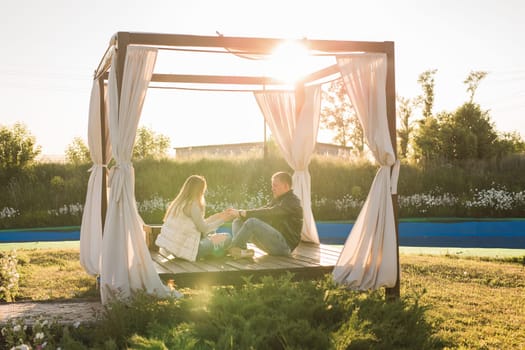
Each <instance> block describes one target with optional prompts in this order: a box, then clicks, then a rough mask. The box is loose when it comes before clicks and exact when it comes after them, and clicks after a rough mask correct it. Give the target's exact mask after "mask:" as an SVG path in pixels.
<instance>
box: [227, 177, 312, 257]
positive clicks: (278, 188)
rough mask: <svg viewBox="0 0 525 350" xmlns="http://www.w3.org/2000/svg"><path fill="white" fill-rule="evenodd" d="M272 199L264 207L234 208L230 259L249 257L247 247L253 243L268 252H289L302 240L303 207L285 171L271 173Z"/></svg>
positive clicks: (275, 253)
mask: <svg viewBox="0 0 525 350" xmlns="http://www.w3.org/2000/svg"><path fill="white" fill-rule="evenodd" d="M272 193H273V200H272V201H271V202H270V203H268V204H267V205H266V206H265V207H262V208H258V209H252V210H234V213H235V216H236V217H237V218H236V219H235V220H234V221H233V224H232V233H233V240H232V243H231V247H230V249H229V253H230V255H232V256H233V258H236V259H237V258H244V257H252V256H253V253H254V252H253V250H252V249H246V243H247V242H252V243H254V244H255V245H256V246H257V247H258V248H259V249H261V250H263V251H265V252H266V253H268V254H270V255H288V254H290V253H291V252H292V251H293V250H294V249H295V247H297V245H298V244H299V241H300V240H301V230H302V227H303V208H302V207H301V201H300V200H299V198H298V197H297V196H296V195H295V194H294V193H293V191H292V177H291V176H290V174H288V173H286V172H277V173H275V174H273V175H272Z"/></svg>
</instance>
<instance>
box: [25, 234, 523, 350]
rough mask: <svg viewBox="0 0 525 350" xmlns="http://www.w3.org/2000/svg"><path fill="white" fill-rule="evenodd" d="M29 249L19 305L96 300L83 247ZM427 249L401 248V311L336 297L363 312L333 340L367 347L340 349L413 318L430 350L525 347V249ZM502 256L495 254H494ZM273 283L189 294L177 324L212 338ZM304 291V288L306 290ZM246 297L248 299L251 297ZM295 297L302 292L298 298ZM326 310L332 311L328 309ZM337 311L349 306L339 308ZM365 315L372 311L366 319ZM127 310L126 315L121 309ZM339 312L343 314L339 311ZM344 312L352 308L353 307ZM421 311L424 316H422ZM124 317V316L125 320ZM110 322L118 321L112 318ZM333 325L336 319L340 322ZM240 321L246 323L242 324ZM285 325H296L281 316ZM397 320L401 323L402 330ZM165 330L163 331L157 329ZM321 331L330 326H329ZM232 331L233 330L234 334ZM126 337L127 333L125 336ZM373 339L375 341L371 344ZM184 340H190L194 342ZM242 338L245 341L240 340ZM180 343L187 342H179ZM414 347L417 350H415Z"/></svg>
mask: <svg viewBox="0 0 525 350" xmlns="http://www.w3.org/2000/svg"><path fill="white" fill-rule="evenodd" d="M68 244H70V243H68ZM24 245H25V244H23V245H22V247H21V246H18V250H17V255H18V258H19V272H20V276H21V277H20V278H21V279H20V293H21V294H20V296H19V297H18V300H65V299H74V298H91V299H97V298H98V292H97V290H96V284H95V278H94V277H92V276H89V275H87V274H86V273H85V272H84V270H83V269H82V267H81V266H80V263H79V250H78V248H77V247H74V248H61V249H59V248H57V247H53V248H40V249H34V248H31V249H25V248H23V246H24ZM421 249H422V248H416V249H415V248H408V249H407V247H402V248H401V255H400V263H401V269H402V271H401V293H402V296H403V298H404V301H403V303H404V304H403V307H400V306H399V305H398V306H399V308H401V309H395V307H393V306H392V308H393V309H388V308H387V307H386V306H385V305H386V304H384V302H380V301H379V300H380V299H381V297H379V299H377V294H376V293H362V294H360V293H358V294H348V295H346V296H344V297H342V299H338V298H339V297H338V298H337V299H336V300H334V301H333V302H334V303H336V304H337V303H350V304H351V305H346V304H345V305H346V306H345V308H350V309H352V308H354V309H356V308H357V309H360V310H363V311H362V314H359V315H355V317H356V318H355V319H354V318H352V317H354V316H351V315H350V314H345V315H346V316H344V317H348V319H347V320H346V321H347V324H346V325H343V324H340V323H337V325H338V327H339V328H338V329H337V330H334V332H335V333H333V334H332V336H333V337H335V338H334V339H336V338H337V339H338V341H339V342H340V344H344V343H345V341H349V339H353V338H352V337H357V338H355V339H360V340H359V341H360V342H361V345H363V347H359V346H358V345H356V344H358V343H359V342H356V341H357V340H355V339H354V340H355V341H354V343H353V344H354V345H352V346H349V347H345V346H342V345H341V347H336V348H341V349H343V348H348V349H353V348H355V349H359V348H388V347H381V346H379V345H377V344H383V345H384V344H386V343H384V342H386V341H387V340H386V338H385V337H386V335H380V333H378V332H380V331H379V330H374V329H375V328H374V327H379V326H380V327H387V328H388V327H394V326H395V327H394V328H393V329H397V331H398V332H401V334H404V333H403V332H405V331H406V328H407V327H409V324H411V323H410V322H415V320H416V321H417V320H418V321H417V322H423V323H424V324H423V325H421V327H423V326H425V325H426V326H428V327H430V328H431V329H432V331H431V332H429V333H428V334H426V336H427V337H431V338H432V339H433V340H432V344H433V345H432V344H430V345H429V344H427V345H425V347H426V348H446V347H448V348H454V349H522V348H524V347H525V303H524V300H525V299H524V296H525V255H523V254H524V252H523V250H505V249H498V250H494V251H493V250H490V251H489V250H487V249H484V250H465V249H459V248H457V249H458V250H453V249H452V248H440V249H437V248H431V249H429V248H425V249H424V252H427V253H428V252H430V253H432V255H428V254H422V251H421ZM468 251H470V254H467V252H468ZM496 251H497V254H495V253H496ZM475 252H477V253H478V254H480V255H478V256H476V255H475V254H474V253H475ZM268 283H270V284H269V286H268V287H267V288H266V289H264V287H257V288H263V290H264V292H259V291H257V290H252V291H251V292H249V291H245V292H242V293H241V292H239V291H235V289H228V288H226V289H221V288H212V289H207V290H185V293H186V295H187V297H186V298H185V300H186V301H187V302H188V303H190V304H193V309H192V310H193V311H188V310H186V311H185V312H186V313H181V315H186V316H185V317H188V319H185V322H189V324H186V326H183V325H182V324H179V325H178V326H177V327H183V328H184V327H189V328H191V329H192V330H191V332H190V333H185V332H183V333H184V334H185V335H184V336H189V334H199V333H198V332H197V331H196V330H195V329H194V328H193V327H205V329H200V328H199V329H200V331H202V332H204V333H202V334H207V335H206V336H211V335H210V334H211V333H209V332H212V329H213V327H214V326H217V323H213V324H208V326H205V325H206V324H207V323H202V322H204V321H203V320H202V319H199V317H205V318H209V317H212V318H214V319H215V318H217V320H216V321H214V322H219V320H222V321H220V322H226V320H225V319H224V317H230V316H231V317H238V316H233V315H234V314H235V312H236V311H235V310H241V309H242V308H244V306H242V305H244V304H245V303H246V302H247V300H262V299H261V298H262V296H260V295H259V296H256V294H257V293H262V295H268V297H269V298H272V296H271V295H272V291H276V290H277V289H276V288H277V287H276V286H275V284H272V283H273V282H271V281H270V282H268ZM287 283H288V282H287ZM271 286H273V287H271ZM270 287H271V288H270ZM288 287H289V288H288V289H284V290H281V291H280V292H279V293H285V294H286V293H291V294H290V295H289V299H287V300H294V298H310V297H312V296H311V295H310V296H307V295H302V294H300V293H302V292H299V291H293V290H294V288H295V287H294V285H293V284H289V286H288ZM250 288H251V287H250ZM253 288H255V287H253ZM301 288H305V287H304V286H303V287H301ZM306 288H307V289H308V288H313V287H306ZM316 288H321V289H323V288H324V289H323V290H324V292H322V293H321V294H323V293H325V298H326V293H328V291H331V292H329V293H336V294H337V293H342V292H341V291H339V292H337V291H336V290H335V289H331V288H330V287H327V286H321V287H319V286H318V287H316ZM308 290H310V289H308ZM310 292H311V293H312V295H314V296H315V295H318V292H317V291H316V289H315V288H314V289H311V290H310ZM310 292H309V293H310ZM239 293H240V294H239ZM243 293H248V294H246V295H245V294H243ZM250 293H252V294H250ZM253 293H255V294H253ZM294 293H299V295H296V294H294ZM257 295H258V294H257ZM318 297H319V296H316V297H315V298H318ZM203 298H204V299H203ZM290 298H291V299H290ZM298 300H300V299H298ZM303 302H304V303H305V304H304V305H317V306H316V307H320V309H319V310H324V309H323V307H321V306H322V303H323V301H322V300H318V299H315V300H310V301H304V300H303ZM209 303H211V304H209ZM213 303H217V304H213ZM318 303H321V304H318ZM270 304H271V303H270ZM336 304H333V305H332V306H331V307H336V306H337V305H336ZM206 305H208V306H206ZM212 305H215V306H214V307H215V308H216V309H214V310H215V311H214V310H212V309H213V308H212ZM226 305H230V306H228V309H224V308H225V307H226ZM382 305H383V306H382ZM144 307H145V308H147V309H148V310H150V309H151V308H150V307H146V306H144ZM283 307H284V306H283ZM297 307H299V306H297ZM324 307H327V305H325V306H324ZM337 307H343V306H342V305H339V306H337ZM210 308H212V309H210ZM251 308H255V309H257V308H263V306H262V305H260V304H258V303H255V304H253V305H252V306H251ZM367 308H369V309H367ZM307 309H308V308H306V309H305V310H304V311H305V312H306V311H307ZM357 309H356V310H357ZM250 310H252V311H253V310H254V309H250V307H248V309H247V310H246V314H244V316H243V317H244V318H245V320H244V321H242V322H256V320H253V319H251V318H250V317H255V316H256V315H253V312H252V311H250ZM261 310H262V309H261ZM286 310H288V309H286ZM291 310H292V309H289V311H286V312H292V311H291ZM345 310H347V309H345ZM364 310H367V311H366V314H365V311H364ZM150 311H151V310H150ZM150 311H148V312H150ZM179 311H180V310H179ZM121 312H125V311H122V310H121ZM145 312H146V311H145ZM261 312H262V311H261ZM283 312H284V311H283ZM319 312H321V311H319ZM340 312H343V311H341V310H340ZM345 312H349V311H348V310H347V311H345ZM385 312H386V314H385ZM420 313H422V314H421V315H420ZM230 314H231V315H230ZM221 315H222V316H221ZM227 315H230V316H227ZM250 315H252V316H250ZM301 315H303V313H301ZM374 315H375V316H374ZM387 315H389V317H390V316H392V315H395V317H396V318H398V319H388V317H387ZM121 316H122V315H120V316H119V317H121ZM303 316H304V315H303ZM303 316H301V317H303ZM325 316H326V315H325ZM325 316H323V317H325ZM111 317H117V316H116V315H112V316H111ZM133 317H134V318H133V319H135V320H136V319H137V318H136V317H138V316H137V315H134V316H133ZM148 317H151V316H148ZM159 317H160V316H159ZM272 317H273V316H272ZM304 317H307V319H310V317H313V318H316V317H320V316H319V315H317V316H315V315H313V316H312V315H310V316H304ZM326 317H328V316H326ZM330 317H332V316H330ZM392 317H393V316H392ZM148 319H149V318H148ZM266 321H267V320H265V319H261V320H260V322H263V323H261V327H262V325H263V324H266V323H264V322H266ZM325 321H326V320H325ZM325 321H323V322H325ZM332 321H333V322H335V321H334V320H332ZM332 321H326V322H332ZM152 322H153V321H152ZM181 322H182V321H181ZM239 322H241V321H240V320H239ZM283 322H285V323H286V322H291V321H290V320H284V319H283ZM301 322H302V321H301ZM338 322H339V321H338ZM385 322H386V324H385ZM388 322H393V325H390V326H388V324H389V323H388ZM407 322H408V323H407ZM396 323H398V324H397V325H396ZM141 324H142V323H141ZM155 324H156V323H155V322H153V323H152V324H148V325H145V327H146V328H147V329H156V332H164V331H165V332H168V333H169V334H171V335H173V334H174V333H177V332H179V333H180V332H182V331H181V329H178V330H177V331H175V330H170V331H168V330H166V329H164V328H163V327H160V326H159V325H157V326H155ZM256 325H257V323H255V326H256ZM113 326H116V325H113ZM124 326H125V325H121V327H124ZM332 326H333V325H332ZM426 326H425V327H426ZM106 327H109V325H106ZM125 327H128V328H129V327H131V328H133V325H127V326H125ZM148 327H149V328H148ZM159 327H160V328H161V330H159V329H158V328H159ZM206 327H208V328H206ZM209 327H212V328H209ZM221 327H225V328H224V329H230V328H229V327H233V328H232V329H235V327H238V325H237V326H235V324H226V323H225V324H223V325H222V326H221ZM323 327H328V326H327V325H324V326H323ZM345 327H346V328H345ZM396 327H397V328H396ZM410 327H413V325H412V326H410ZM314 328H315V327H314ZM398 328H399V329H398ZM126 329H127V328H126ZM257 329H258V328H257V327H255V328H253V329H251V330H250V329H245V331H246V332H252V333H257ZM424 329H426V328H424ZM424 329H421V330H420V331H421V332H423V333H425V332H426V331H425V330H424ZM113 331H114V332H117V333H118V332H120V331H118V330H117V329H114V330H113ZM188 332H189V331H188ZM195 332H197V333H195ZM232 332H234V331H233V330H232ZM312 332H313V333H311V334H309V335H310V336H312V337H314V338H315V339H317V340H315V341H316V342H319V344H324V343H323V342H324V340H322V337H321V338H318V337H320V335H319V334H318V335H315V334H317V331H316V330H312ZM323 332H328V330H326V329H325V330H324V331H323ZM341 332H342V333H341ZM135 333H136V332H135ZM135 333H134V334H135ZM168 333H167V334H168ZM212 333H213V332H212ZM321 333H322V332H321ZM126 334H127V335H126V336H125V340H122V339H121V341H126V342H132V340H131V337H132V336H133V335H132V334H128V333H126ZM177 334H178V333H177ZM214 334H215V333H214ZM221 334H222V333H221ZM337 334H338V335H337ZM349 334H353V335H352V336H350V335H349ZM114 336H115V334H114ZM120 336H123V335H122V334H121V335H120ZM151 336H152V335H151V334H147V333H144V334H142V335H140V336H139V337H138V338H137V336H135V337H134V338H133V339H135V340H134V341H136V342H139V343H140V342H146V343H149V342H152V341H153V340H152V339H151V338H150V337H151ZM157 336H158V334H157ZM202 336H204V335H202ZM216 336H217V338H213V337H212V338H210V339H212V340H210V341H213V342H215V344H219V343H217V342H222V341H226V340H225V339H223V338H220V334H216ZM231 336H232V337H234V338H233V339H237V338H236V337H241V335H240V333H236V332H234V333H232V334H231ZM252 336H254V337H255V336H256V334H252ZM404 336H406V335H403V337H404ZM166 337H168V335H166ZM348 337H350V338H348ZM367 337H371V338H370V339H368V338H367ZM157 338H158V337H157ZM168 338H169V337H168ZM219 338H220V339H222V340H220V339H219ZM170 339H171V340H169V341H171V342H175V340H174V339H172V338H170ZM243 339H244V338H243ZM294 339H295V338H294ZM297 339H299V338H297ZM345 339H346V340H345ZM367 339H368V340H367ZM373 339H375V340H373ZM378 339H379V340H378ZM157 340H158V339H157ZM186 340H187V341H190V340H188V339H186ZM193 340H195V339H193ZM237 340H238V341H241V339H240V338H239V339H237ZM166 341H168V340H166ZM177 341H182V340H181V339H178V340H177ZM243 341H247V342H251V341H256V340H255V338H253V339H252V338H248V339H245V340H243ZM290 341H291V340H290ZM294 341H295V340H294ZM297 341H300V340H297ZM312 341H313V340H312ZM375 341H379V343H374V342H375ZM173 344H174V343H173ZM371 344H372V345H371ZM373 344H375V345H373ZM223 345H224V344H223ZM347 345H348V344H347ZM365 345H366V346H365ZM320 346H321V345H320ZM370 346H372V347H370ZM146 348H148V347H146ZM188 348H189V347H188ZM408 348H409V349H411V348H414V349H415V348H417V347H408Z"/></svg>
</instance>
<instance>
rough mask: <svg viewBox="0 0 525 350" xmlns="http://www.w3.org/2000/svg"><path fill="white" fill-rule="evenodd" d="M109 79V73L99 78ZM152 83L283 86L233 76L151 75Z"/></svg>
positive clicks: (262, 79)
mask: <svg viewBox="0 0 525 350" xmlns="http://www.w3.org/2000/svg"><path fill="white" fill-rule="evenodd" d="M101 77H102V78H103V79H106V80H107V79H108V78H109V73H107V72H106V73H104V74H102V76H101ZM151 82H152V83H191V84H225V85H284V84H283V82H282V81H280V80H278V79H274V78H271V77H256V76H234V75H198V74H153V75H152V76H151Z"/></svg>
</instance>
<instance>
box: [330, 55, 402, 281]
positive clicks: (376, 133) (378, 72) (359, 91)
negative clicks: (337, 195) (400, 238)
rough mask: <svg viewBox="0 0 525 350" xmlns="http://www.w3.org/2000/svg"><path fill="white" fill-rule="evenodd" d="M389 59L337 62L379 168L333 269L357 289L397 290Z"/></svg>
mask: <svg viewBox="0 0 525 350" xmlns="http://www.w3.org/2000/svg"><path fill="white" fill-rule="evenodd" d="M386 62H387V61H386V55H385V54H356V55H350V56H345V57H342V58H338V59H337V64H338V66H339V70H340V72H341V76H342V78H343V82H344V84H345V87H346V91H347V93H348V95H349V97H350V100H351V102H352V105H353V106H354V108H355V110H356V112H357V116H358V117H359V120H360V121H361V125H362V126H363V131H364V134H365V138H366V142H367V145H368V147H369V148H370V150H371V151H372V153H373V155H374V157H375V159H376V161H377V162H378V163H379V164H380V166H381V167H380V169H379V170H378V172H377V174H376V177H375V179H374V181H373V183H372V186H371V188H370V192H369V193H368V197H367V199H366V201H365V203H364V205H363V208H362V209H361V212H360V213H359V216H358V217H357V220H356V222H355V223H354V226H353V228H352V231H351V232H350V235H349V236H348V238H347V240H346V242H345V245H344V247H343V250H342V251H341V255H340V256H339V259H338V261H337V264H336V266H335V267H334V270H333V278H334V280H335V281H336V282H339V283H342V284H345V285H347V286H348V287H350V288H353V289H359V290H367V289H377V288H379V287H383V286H385V287H393V286H394V285H395V283H396V281H397V242H396V226H395V218H394V209H393V205H392V197H391V193H392V192H391V190H392V188H394V187H395V186H396V185H397V184H394V182H395V180H394V181H392V180H391V167H392V166H393V165H394V164H395V163H396V159H395V155H394V151H393V148H392V143H391V140H390V133H389V130H388V121H387V114H386Z"/></svg>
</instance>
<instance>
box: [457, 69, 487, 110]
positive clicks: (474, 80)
mask: <svg viewBox="0 0 525 350" xmlns="http://www.w3.org/2000/svg"><path fill="white" fill-rule="evenodd" d="M487 74H488V73H487V72H484V71H471V72H470V73H469V75H468V76H467V79H465V81H463V83H464V84H467V93H469V94H470V99H469V103H473V102H474V94H475V93H476V90H477V89H478V87H479V83H480V82H481V80H483V79H484V78H485V77H486V76H487Z"/></svg>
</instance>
